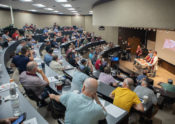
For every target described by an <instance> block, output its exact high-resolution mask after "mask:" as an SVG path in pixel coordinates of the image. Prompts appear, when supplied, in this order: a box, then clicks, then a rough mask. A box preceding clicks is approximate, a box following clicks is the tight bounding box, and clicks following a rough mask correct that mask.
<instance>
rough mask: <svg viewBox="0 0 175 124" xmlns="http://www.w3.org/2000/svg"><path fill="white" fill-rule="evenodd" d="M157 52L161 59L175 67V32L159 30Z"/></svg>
mask: <svg viewBox="0 0 175 124" xmlns="http://www.w3.org/2000/svg"><path fill="white" fill-rule="evenodd" d="M155 50H156V51H157V52H158V57H159V58H161V59H163V60H165V61H167V62H169V63H171V64H173V65H175V31H167V30H157V34H156V46H155Z"/></svg>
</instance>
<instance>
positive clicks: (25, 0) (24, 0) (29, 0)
mask: <svg viewBox="0 0 175 124" xmlns="http://www.w3.org/2000/svg"><path fill="white" fill-rule="evenodd" d="M20 1H21V2H33V0H20Z"/></svg>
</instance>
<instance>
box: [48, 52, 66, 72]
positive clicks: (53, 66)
mask: <svg viewBox="0 0 175 124" xmlns="http://www.w3.org/2000/svg"><path fill="white" fill-rule="evenodd" d="M49 66H50V68H51V69H53V70H54V71H55V72H57V73H58V74H59V75H64V73H63V70H64V67H63V66H62V65H61V63H59V61H58V56H57V55H54V56H53V59H52V61H51V62H50V64H49Z"/></svg>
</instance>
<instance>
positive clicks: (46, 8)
mask: <svg viewBox="0 0 175 124" xmlns="http://www.w3.org/2000/svg"><path fill="white" fill-rule="evenodd" d="M44 9H45V10H49V11H51V10H53V9H52V8H44Z"/></svg>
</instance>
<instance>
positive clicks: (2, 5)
mask: <svg viewBox="0 0 175 124" xmlns="http://www.w3.org/2000/svg"><path fill="white" fill-rule="evenodd" d="M0 7H9V6H8V5H4V4H0Z"/></svg>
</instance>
